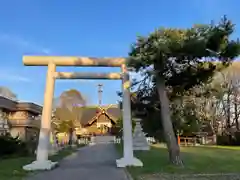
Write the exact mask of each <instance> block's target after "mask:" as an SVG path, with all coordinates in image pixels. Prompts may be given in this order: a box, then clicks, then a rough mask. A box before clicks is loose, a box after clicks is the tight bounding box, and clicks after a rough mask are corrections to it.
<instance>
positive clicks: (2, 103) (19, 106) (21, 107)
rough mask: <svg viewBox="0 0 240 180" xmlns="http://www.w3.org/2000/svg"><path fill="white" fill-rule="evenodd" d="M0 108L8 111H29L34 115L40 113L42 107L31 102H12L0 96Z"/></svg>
mask: <svg viewBox="0 0 240 180" xmlns="http://www.w3.org/2000/svg"><path fill="white" fill-rule="evenodd" d="M0 108H1V109H7V110H9V111H29V112H32V113H36V114H41V113H42V106H39V105H37V104H35V103H31V102H18V101H14V100H11V99H8V98H6V97H3V96H0Z"/></svg>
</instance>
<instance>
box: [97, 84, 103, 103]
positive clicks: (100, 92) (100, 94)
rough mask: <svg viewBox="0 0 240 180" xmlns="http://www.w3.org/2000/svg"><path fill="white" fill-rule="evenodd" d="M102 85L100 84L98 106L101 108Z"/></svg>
mask: <svg viewBox="0 0 240 180" xmlns="http://www.w3.org/2000/svg"><path fill="white" fill-rule="evenodd" d="M102 87H103V85H102V84H98V105H99V106H101V105H102V92H103V90H102Z"/></svg>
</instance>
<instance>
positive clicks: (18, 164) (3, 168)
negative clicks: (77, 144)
mask: <svg viewBox="0 0 240 180" xmlns="http://www.w3.org/2000/svg"><path fill="white" fill-rule="evenodd" d="M76 150H77V148H65V149H63V150H61V151H60V152H59V153H58V154H56V155H53V156H51V157H49V159H51V160H52V161H59V160H61V159H63V158H64V157H66V156H68V155H70V154H72V153H73V152H75V151H76ZM34 160H35V157H20V158H10V159H2V160H0V180H22V179H23V178H24V177H25V176H26V175H27V174H28V173H29V172H27V171H24V170H23V169H22V167H23V166H24V165H26V164H29V163H31V162H32V161H34Z"/></svg>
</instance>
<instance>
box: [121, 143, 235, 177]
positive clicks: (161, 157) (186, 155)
mask: <svg viewBox="0 0 240 180" xmlns="http://www.w3.org/2000/svg"><path fill="white" fill-rule="evenodd" d="M118 148H121V147H118ZM135 156H136V157H138V158H139V159H141V160H142V162H143V164H144V167H142V168H136V167H129V168H128V170H129V172H130V173H131V174H132V175H133V177H134V178H136V177H139V176H145V175H148V174H149V175H151V174H176V175H177V176H179V175H180V174H182V176H183V174H187V175H191V176H193V174H216V173H239V172H240V166H239V164H240V147H223V146H204V147H203V146H201V147H181V156H182V159H183V161H184V167H183V168H181V167H176V166H173V165H170V164H169V162H168V152H167V149H166V148H165V147H164V146H163V145H160V144H158V145H154V146H152V147H151V150H150V151H146V152H139V151H138V152H135ZM176 175H175V176H176ZM162 179H164V178H162ZM184 179H187V178H184ZM195 179H196V178H195ZM208 179H209V178H208ZM217 179H219V177H218V178H217ZM239 179H240V178H239Z"/></svg>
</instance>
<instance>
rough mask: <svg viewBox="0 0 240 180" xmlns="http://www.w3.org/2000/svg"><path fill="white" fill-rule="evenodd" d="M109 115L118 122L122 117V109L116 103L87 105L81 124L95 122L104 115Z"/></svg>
mask: <svg viewBox="0 0 240 180" xmlns="http://www.w3.org/2000/svg"><path fill="white" fill-rule="evenodd" d="M103 114H104V115H105V117H106V116H107V117H108V118H109V119H111V120H112V121H114V122H116V121H117V120H118V119H119V118H120V117H121V110H120V108H119V107H118V106H116V105H109V106H102V107H99V106H95V107H86V108H84V109H83V112H82V117H81V124H82V125H87V124H91V123H93V122H94V121H95V120H96V119H98V118H103V116H102V115H103Z"/></svg>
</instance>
